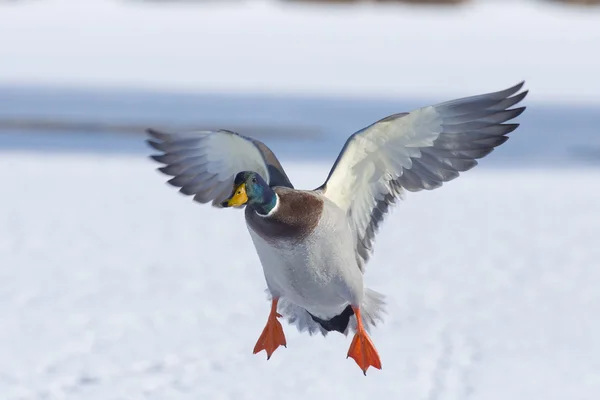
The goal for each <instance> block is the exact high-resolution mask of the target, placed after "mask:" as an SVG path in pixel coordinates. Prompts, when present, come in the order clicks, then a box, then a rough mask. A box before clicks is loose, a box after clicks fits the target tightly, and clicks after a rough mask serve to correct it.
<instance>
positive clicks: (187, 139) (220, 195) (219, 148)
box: [147, 129, 293, 207]
mask: <svg viewBox="0 0 600 400" xmlns="http://www.w3.org/2000/svg"><path fill="white" fill-rule="evenodd" d="M147 133H148V135H149V136H150V139H149V140H147V143H148V144H149V145H150V146H151V147H152V148H154V149H156V150H158V151H159V152H160V154H157V155H153V156H151V158H152V159H154V160H155V161H157V162H159V163H161V164H163V165H164V166H163V167H161V168H158V170H159V171H161V172H162V173H164V174H166V175H169V176H172V177H173V178H171V179H170V180H169V181H168V183H169V184H171V185H173V186H176V187H179V188H180V189H179V191H180V192H181V193H183V194H185V195H189V196H194V200H195V201H197V202H199V203H208V202H211V201H212V204H213V206H215V207H221V205H220V203H221V202H222V201H224V200H225V199H226V198H228V197H229V196H230V195H231V192H232V190H233V180H234V178H235V176H236V175H237V174H238V173H239V172H242V171H254V172H256V173H258V174H260V175H261V176H262V177H263V179H264V180H265V182H267V183H268V184H269V185H270V186H286V187H289V188H293V186H292V184H291V182H290V180H289V178H288V177H287V175H286V173H285V171H284V169H283V167H282V166H281V163H280V162H279V160H278V159H277V157H276V156H275V154H274V153H273V152H272V151H271V149H269V148H268V147H267V146H266V145H265V144H264V143H262V142H260V141H258V140H256V139H252V138H250V137H247V136H243V135H240V134H238V133H235V132H231V131H228V130H218V131H193V132H182V133H166V132H161V131H158V130H155V129H148V130H147Z"/></svg>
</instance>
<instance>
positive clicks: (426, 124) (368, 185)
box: [148, 82, 527, 375]
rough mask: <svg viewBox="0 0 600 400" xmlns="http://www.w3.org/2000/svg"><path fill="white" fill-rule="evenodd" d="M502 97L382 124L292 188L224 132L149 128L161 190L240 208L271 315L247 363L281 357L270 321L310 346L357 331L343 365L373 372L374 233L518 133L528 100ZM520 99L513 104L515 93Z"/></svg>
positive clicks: (377, 310)
mask: <svg viewBox="0 0 600 400" xmlns="http://www.w3.org/2000/svg"><path fill="white" fill-rule="evenodd" d="M523 84H524V82H521V83H519V84H518V85H515V86H513V87H511V88H509V89H506V90H502V91H498V92H493V93H487V94H482V95H478V96H471V97H465V98H460V99H457V100H452V101H448V102H444V103H440V104H437V105H432V106H427V107H423V108H419V109H415V110H413V111H411V112H408V113H398V114H394V115H390V116H388V117H386V118H383V119H381V120H379V121H377V122H375V123H373V124H372V125H369V126H367V127H366V128H364V129H361V130H359V131H358V132H356V133H354V134H353V135H351V136H350V137H349V138H348V140H347V141H346V143H345V145H344V147H343V148H342V151H341V153H340V154H339V155H338V157H337V160H336V161H335V163H334V165H333V167H332V168H331V170H330V172H329V175H328V176H327V179H326V180H325V182H324V183H323V184H322V185H321V186H319V187H318V188H316V189H314V190H300V189H296V188H294V186H293V185H292V183H291V182H290V179H289V178H288V176H287V175H286V173H285V171H284V169H283V167H282V166H281V164H280V162H279V160H278V159H277V157H276V156H275V154H273V152H272V151H271V150H270V149H269V148H268V147H267V146H266V145H265V144H264V143H262V142H260V141H258V140H256V139H252V138H250V137H246V136H243V135H240V134H238V133H235V132H231V131H227V130H218V131H193V132H182V133H165V132H160V131H157V130H153V129H148V134H149V136H150V139H149V140H148V143H149V145H150V146H152V147H153V148H154V149H156V150H158V151H159V152H160V154H156V155H152V156H151V157H152V158H153V159H154V160H155V161H157V162H159V163H161V164H163V165H164V166H162V167H161V168H159V170H160V171H161V172H162V173H164V174H166V175H169V176H172V177H173V178H171V179H170V180H169V181H168V183H169V184H171V185H173V186H176V187H178V188H180V192H181V193H183V194H185V195H189V196H194V197H193V199H194V200H195V201H197V202H199V203H203V204H205V203H212V205H213V206H215V207H219V208H225V207H236V208H245V210H244V214H245V219H246V225H247V228H248V231H249V233H250V236H251V238H252V241H253V243H254V246H255V248H256V252H257V254H258V257H259V259H260V262H261V264H262V268H263V272H264V276H265V280H266V285H267V293H268V294H269V299H270V301H271V310H270V313H269V316H268V319H267V323H266V326H265V328H264V330H263V332H262V334H261V335H260V337H259V339H258V341H257V343H256V346H255V347H254V353H255V354H256V353H258V352H260V351H262V350H265V351H266V353H267V359H269V358H270V357H271V355H272V354H273V352H274V351H275V350H276V349H277V348H278V347H279V346H286V339H285V335H284V332H283V328H282V326H281V323H280V322H279V320H278V318H281V317H282V316H285V317H286V318H287V320H288V322H289V323H291V324H295V325H296V327H297V329H298V330H299V331H308V332H309V333H310V334H311V335H312V334H314V333H321V334H323V335H326V334H327V333H328V332H331V331H337V332H341V333H343V334H345V335H347V333H348V331H349V330H351V331H353V332H354V337H353V340H352V343H351V344H350V349H349V351H348V354H347V357H351V358H352V359H354V360H355V362H356V363H357V364H358V366H359V367H360V369H361V370H362V371H363V373H364V374H365V375H366V371H367V369H368V368H369V367H374V368H377V369H381V360H380V357H379V354H378V352H377V350H376V349H375V346H374V344H373V342H372V341H371V339H370V337H369V335H368V333H367V332H368V330H369V328H370V327H371V326H376V323H377V321H382V314H383V312H384V297H383V295H381V294H379V293H377V292H375V291H373V290H370V289H367V288H365V286H364V283H363V274H364V273H365V266H366V264H367V262H368V260H369V257H370V256H371V254H372V252H373V245H374V241H375V236H376V233H377V231H378V229H379V227H380V225H381V223H382V222H383V220H384V217H385V215H386V214H387V213H388V211H389V209H390V207H391V206H393V205H394V204H395V203H396V201H397V200H398V199H400V198H402V197H403V195H404V193H405V192H406V191H408V192H417V191H420V190H423V189H425V190H432V189H436V188H438V187H440V186H442V184H443V183H444V182H448V181H450V180H452V179H454V178H456V177H458V176H459V174H460V173H461V172H464V171H467V170H469V169H471V168H473V167H474V166H475V165H477V161H476V160H477V159H480V158H482V157H484V156H486V155H487V154H489V153H490V152H492V150H494V148H495V147H497V146H499V145H501V144H502V143H504V142H505V141H506V140H508V137H507V134H509V133H510V132H512V131H514V130H515V129H516V128H517V127H518V126H519V124H516V123H506V122H507V121H510V120H512V119H514V118H516V117H517V116H519V115H520V114H521V113H522V112H523V111H524V110H525V107H517V108H511V107H513V106H515V105H516V104H517V103H519V102H521V101H522V100H523V99H524V98H525V96H526V95H527V91H522V92H520V90H521V89H522V87H523ZM519 92H520V93H519Z"/></svg>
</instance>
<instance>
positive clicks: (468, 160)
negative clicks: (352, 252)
mask: <svg viewBox="0 0 600 400" xmlns="http://www.w3.org/2000/svg"><path fill="white" fill-rule="evenodd" d="M522 86H523V83H520V84H518V85H516V86H514V87H511V88H509V89H506V90H503V91H499V92H494V93H488V94H483V95H479V96H471V97H466V98H462V99H458V100H453V101H449V102H445V103H441V104H437V105H434V106H429V107H424V108H420V109H417V110H414V111H412V112H410V113H402V114H395V115H392V116H389V117H387V118H384V119H382V120H380V121H378V122H376V123H374V124H373V125H370V126H368V127H367V128H365V129H363V130H361V131H358V132H356V133H355V134H354V135H352V136H351V137H350V138H349V139H348V140H347V142H346V144H345V145H344V148H343V149H342V152H341V153H340V155H339V156H338V159H337V160H336V162H335V164H334V166H333V168H332V169H331V172H330V173H329V176H328V178H327V180H326V182H325V183H324V184H323V185H322V186H321V187H320V188H318V189H317V190H319V191H321V192H322V193H323V194H324V195H325V196H326V197H327V198H329V199H330V200H332V201H333V202H334V203H336V204H337V205H338V206H339V207H340V208H342V209H343V210H345V211H346V213H347V215H348V220H349V222H350V225H351V228H352V229H353V230H354V232H355V235H356V259H357V262H358V265H359V267H360V268H361V270H364V265H365V263H366V262H367V260H368V259H369V257H370V254H371V253H372V249H373V241H374V238H375V234H376V233H377V230H378V227H379V225H380V223H381V222H382V221H383V218H384V216H385V214H386V213H387V212H388V209H389V207H390V206H391V205H393V204H394V203H395V201H396V200H397V199H398V198H399V197H401V196H402V194H403V192H404V190H408V191H411V192H416V191H420V190H423V189H426V190H431V189H435V188H438V187H440V186H441V185H442V183H443V182H447V181H449V180H452V179H454V178H456V177H458V175H459V173H460V172H463V171H467V170H469V169H471V168H473V167H474V166H475V165H477V161H476V159H479V158H482V157H484V156H486V155H487V154H489V153H490V152H491V151H492V150H493V149H494V148H495V147H496V146H499V145H500V144H502V143H504V142H505V141H506V140H508V137H507V136H506V135H507V134H508V133H510V132H512V131H514V130H515V129H516V128H517V127H518V124H505V123H504V122H506V121H509V120H511V119H513V118H515V117H517V116H518V115H520V114H521V113H522V112H523V111H524V110H525V107H520V108H513V109H511V108H510V107H512V106H514V105H515V104H517V103H519V102H520V101H521V100H523V98H525V96H526V95H527V91H524V92H521V93H519V94H516V93H517V92H519V90H520V89H521V88H522Z"/></svg>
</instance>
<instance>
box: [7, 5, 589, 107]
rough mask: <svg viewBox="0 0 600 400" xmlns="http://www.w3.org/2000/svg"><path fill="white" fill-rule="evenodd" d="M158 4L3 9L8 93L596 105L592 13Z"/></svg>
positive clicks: (526, 8) (544, 8)
mask: <svg viewBox="0 0 600 400" xmlns="http://www.w3.org/2000/svg"><path fill="white" fill-rule="evenodd" d="M160 3H162V2H145V1H133V0H132V1H117V0H87V1H81V0H44V1H28V2H25V1H24V2H8V3H2V4H0V84H4V85H34V86H35V85H46V86H59V87H86V88H87V87H89V88H105V87H114V88H133V89H149V90H167V91H181V92H187V91H192V92H194V91H215V92H235V93H238V92H240V91H241V92H250V93H257V92H259V93H274V94H282V93H285V94H306V95H318V96H321V95H326V96H338V95H342V96H360V97H377V98H381V97H383V98H395V97H399V96H402V97H408V98H433V97H435V98H436V99H438V98H439V99H440V100H447V99H449V98H451V97H454V96H463V95H471V94H477V93H481V92H484V91H492V90H499V89H502V88H504V87H508V86H510V85H512V84H515V83H517V82H519V81H521V80H527V82H528V87H529V88H530V89H531V94H530V97H529V98H530V99H531V100H535V101H547V102H555V103H571V102H573V103H594V104H600V79H598V71H600V57H598V56H597V50H596V49H597V47H598V43H599V42H600V23H598V21H599V20H600V8H598V7H596V8H593V7H587V8H584V7H576V6H564V5H560V4H553V3H552V2H551V1H541V0H540V1H538V0H536V1H478V0H473V1H471V2H469V3H467V4H465V5H464V6H460V7H448V8H446V7H415V6H410V5H406V4H404V5H402V4H400V5H398V4H380V3H379V4H373V2H365V3H358V4H353V5H347V6H343V5H340V6H323V5H314V4H312V5H306V4H297V3H296V2H285V1H265V0H263V1H259V0H254V1H206V2H193V3H192V2H181V3H176V4H171V5H166V4H160ZM290 3H292V4H290Z"/></svg>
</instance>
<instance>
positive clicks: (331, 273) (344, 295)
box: [248, 214, 363, 319]
mask: <svg viewBox="0 0 600 400" xmlns="http://www.w3.org/2000/svg"><path fill="white" fill-rule="evenodd" d="M344 217H345V216H344ZM248 228H249V232H250V235H251V237H252V240H253V242H254V245H255V247H256V251H257V253H258V256H259V258H260V261H261V263H262V266H263V271H264V274H265V279H266V281H267V286H268V288H269V290H270V292H271V294H272V295H273V296H274V297H285V298H286V299H287V300H288V301H290V302H292V303H293V304H295V305H297V306H299V307H302V308H304V309H305V310H307V311H308V312H309V313H311V314H312V315H314V316H316V317H319V318H324V319H327V318H332V317H334V316H336V315H339V314H340V313H341V312H342V311H344V309H345V308H346V307H347V306H348V304H354V305H358V304H361V302H362V297H363V277H362V273H361V271H360V269H359V268H358V265H357V263H356V259H355V253H354V251H355V250H354V242H353V235H352V234H351V231H350V228H349V227H348V225H347V223H346V221H345V220H343V221H341V223H340V221H339V218H332V216H331V215H325V214H324V215H323V216H322V219H321V221H320V223H319V225H318V226H317V227H316V228H315V229H314V230H313V231H312V232H311V233H310V234H309V235H307V236H306V237H304V238H302V239H290V238H268V239H266V238H264V237H263V236H261V235H260V234H258V233H257V232H255V231H254V230H253V229H252V227H251V226H249V227H248Z"/></svg>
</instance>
